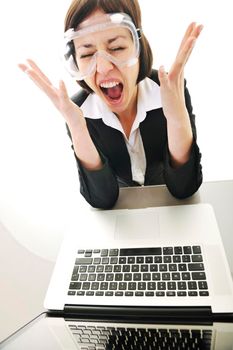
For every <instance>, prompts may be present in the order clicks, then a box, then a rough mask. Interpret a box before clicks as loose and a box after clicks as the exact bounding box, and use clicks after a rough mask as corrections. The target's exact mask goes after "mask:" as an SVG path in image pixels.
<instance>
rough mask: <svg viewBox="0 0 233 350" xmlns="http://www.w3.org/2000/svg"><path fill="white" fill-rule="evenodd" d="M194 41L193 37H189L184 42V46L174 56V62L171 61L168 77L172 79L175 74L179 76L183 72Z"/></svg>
mask: <svg viewBox="0 0 233 350" xmlns="http://www.w3.org/2000/svg"><path fill="white" fill-rule="evenodd" d="M195 43H196V39H195V38H189V39H188V40H187V42H186V44H185V46H184V47H183V48H182V50H181V52H180V53H179V55H178V56H177V57H176V59H175V62H174V63H173V65H172V67H171V69H170V71H169V74H168V76H169V79H171V80H173V79H175V78H176V77H177V76H180V75H181V74H183V71H184V67H185V65H186V63H187V61H188V59H189V57H190V55H191V53H192V50H193V48H194V45H195Z"/></svg>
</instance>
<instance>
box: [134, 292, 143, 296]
mask: <svg viewBox="0 0 233 350" xmlns="http://www.w3.org/2000/svg"><path fill="white" fill-rule="evenodd" d="M135 296H136V297H143V296H144V292H135Z"/></svg>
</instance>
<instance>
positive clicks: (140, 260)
mask: <svg viewBox="0 0 233 350" xmlns="http://www.w3.org/2000/svg"><path fill="white" fill-rule="evenodd" d="M136 261H137V264H144V257H143V256H138V257H137V260H136Z"/></svg>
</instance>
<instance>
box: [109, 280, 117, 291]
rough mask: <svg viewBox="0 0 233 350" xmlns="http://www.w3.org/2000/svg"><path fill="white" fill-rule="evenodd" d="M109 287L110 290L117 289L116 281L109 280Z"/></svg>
mask: <svg viewBox="0 0 233 350" xmlns="http://www.w3.org/2000/svg"><path fill="white" fill-rule="evenodd" d="M109 289H110V290H116V289H117V282H110V283H109Z"/></svg>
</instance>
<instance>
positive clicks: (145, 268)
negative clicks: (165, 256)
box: [141, 265, 149, 272]
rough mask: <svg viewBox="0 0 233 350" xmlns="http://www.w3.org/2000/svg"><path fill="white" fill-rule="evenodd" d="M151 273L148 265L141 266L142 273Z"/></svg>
mask: <svg viewBox="0 0 233 350" xmlns="http://www.w3.org/2000/svg"><path fill="white" fill-rule="evenodd" d="M147 271H149V266H148V265H141V272H147Z"/></svg>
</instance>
